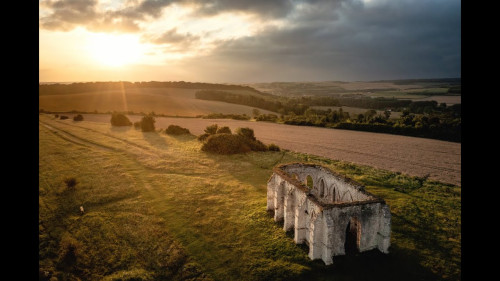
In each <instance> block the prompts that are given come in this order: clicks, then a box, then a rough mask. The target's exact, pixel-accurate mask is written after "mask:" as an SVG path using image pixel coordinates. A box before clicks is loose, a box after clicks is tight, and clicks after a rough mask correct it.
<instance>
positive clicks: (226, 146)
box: [201, 134, 252, 154]
mask: <svg viewBox="0 0 500 281" xmlns="http://www.w3.org/2000/svg"><path fill="white" fill-rule="evenodd" d="M201 150H203V151H206V152H213V153H217V154H235V153H245V152H250V151H251V150H252V149H251V148H250V146H249V145H248V140H247V139H245V138H244V137H243V136H240V135H231V134H215V135H211V136H209V137H208V138H207V141H206V143H204V144H203V146H202V147H201Z"/></svg>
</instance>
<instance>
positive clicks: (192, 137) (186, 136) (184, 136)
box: [165, 134, 196, 141]
mask: <svg viewBox="0 0 500 281" xmlns="http://www.w3.org/2000/svg"><path fill="white" fill-rule="evenodd" d="M165 135H166V136H170V137H173V138H175V139H176V140H178V141H192V140H195V139H196V136H195V135H193V134H182V135H173V134H165Z"/></svg>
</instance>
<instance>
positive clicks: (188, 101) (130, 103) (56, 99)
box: [38, 88, 272, 117]
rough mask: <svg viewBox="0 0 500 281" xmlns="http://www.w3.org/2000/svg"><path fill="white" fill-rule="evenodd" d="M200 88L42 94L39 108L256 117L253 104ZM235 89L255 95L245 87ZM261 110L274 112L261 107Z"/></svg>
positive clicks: (47, 109) (55, 110) (192, 115)
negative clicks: (210, 97)
mask: <svg viewBox="0 0 500 281" xmlns="http://www.w3.org/2000/svg"><path fill="white" fill-rule="evenodd" d="M197 91H198V90H196V89H179V88H136V89H124V91H123V92H121V91H101V92H89V93H78V94H64V95H42V96H39V97H38V101H39V108H41V109H44V110H46V111H54V112H64V111H70V110H77V111H83V112H94V111H95V110H97V111H98V112H108V111H109V112H111V111H134V112H144V113H148V112H151V111H154V112H155V113H158V114H165V115H168V116H191V117H194V116H196V115H205V114H209V113H225V114H243V113H245V114H247V115H249V116H252V109H253V107H250V106H244V105H237V104H229V103H225V102H218V101H207V100H199V99H196V98H195V93H196V92H197ZM231 92H234V93H241V94H251V95H254V94H255V93H253V92H248V91H244V90H233V91H231ZM259 110H260V111H261V113H266V114H267V113H272V112H270V111H267V110H263V109H259Z"/></svg>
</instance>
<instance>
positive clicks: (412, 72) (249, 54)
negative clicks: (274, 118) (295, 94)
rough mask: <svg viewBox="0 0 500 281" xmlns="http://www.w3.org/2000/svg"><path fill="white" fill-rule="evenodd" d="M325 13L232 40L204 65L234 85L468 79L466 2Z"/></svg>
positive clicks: (354, 5)
mask: <svg viewBox="0 0 500 281" xmlns="http://www.w3.org/2000/svg"><path fill="white" fill-rule="evenodd" d="M329 2H330V1H324V2H319V1H318V3H317V5H329V4H330V3H331V2H330V3H329ZM396 2H397V3H396ZM317 8H318V7H312V9H310V10H309V11H308V10H307V9H306V11H308V12H304V13H301V14H297V15H296V16H295V17H294V21H293V22H290V26H288V27H284V28H270V29H268V30H266V31H265V32H262V33H260V34H257V35H256V36H253V37H246V38H241V39H238V40H232V41H227V42H225V43H223V44H221V45H220V46H219V47H218V49H217V50H215V52H214V53H213V54H212V55H211V56H210V57H205V58H203V60H197V61H203V62H204V63H205V64H207V65H212V64H213V65H218V66H219V67H220V69H221V71H226V70H227V73H216V71H215V72H212V75H213V77H214V78H215V77H218V76H224V77H227V78H228V81H231V80H239V81H245V80H246V81H248V78H249V77H251V79H252V80H253V81H273V80H274V81H276V80H280V79H281V80H378V79H396V78H437V77H460V52H461V47H460V43H461V42H460V41H461V40H460V1H426V0H420V1H387V2H385V3H383V4H380V5H373V6H364V5H362V4H361V3H360V2H351V3H348V4H347V5H342V7H341V8H339V7H338V6H336V10H334V9H331V10H326V9H317ZM316 10H319V12H316ZM291 15H293V13H292V14H291ZM314 15H316V16H314ZM223 62H228V63H227V65H225V64H224V63H223ZM213 69H217V68H213ZM248 73H252V74H251V75H248Z"/></svg>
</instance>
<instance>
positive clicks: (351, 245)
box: [344, 218, 361, 255]
mask: <svg viewBox="0 0 500 281" xmlns="http://www.w3.org/2000/svg"><path fill="white" fill-rule="evenodd" d="M360 227H361V226H360V224H359V221H358V220H357V219H356V218H352V219H351V220H350V221H349V223H348V224H347V228H346V231H345V244H344V246H345V254H346V255H354V254H357V253H359V239H360V234H361V229H360Z"/></svg>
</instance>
